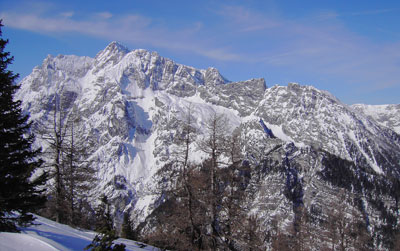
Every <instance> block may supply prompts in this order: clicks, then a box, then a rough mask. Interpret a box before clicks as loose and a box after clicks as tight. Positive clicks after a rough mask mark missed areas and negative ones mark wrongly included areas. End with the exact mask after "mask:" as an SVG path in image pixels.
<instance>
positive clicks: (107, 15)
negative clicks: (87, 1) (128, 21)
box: [97, 11, 113, 19]
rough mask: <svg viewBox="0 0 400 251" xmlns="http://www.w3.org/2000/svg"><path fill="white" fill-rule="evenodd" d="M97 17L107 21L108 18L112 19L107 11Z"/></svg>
mask: <svg viewBox="0 0 400 251" xmlns="http://www.w3.org/2000/svg"><path fill="white" fill-rule="evenodd" d="M97 16H98V17H100V18H103V19H109V18H112V16H113V14H111V13H110V12H108V11H105V12H99V13H97Z"/></svg>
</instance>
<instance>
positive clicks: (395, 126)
mask: <svg viewBox="0 0 400 251" xmlns="http://www.w3.org/2000/svg"><path fill="white" fill-rule="evenodd" d="M351 108H353V109H354V110H355V111H357V112H359V113H361V114H363V115H365V116H367V117H371V118H373V119H374V120H375V121H376V122H378V123H379V124H381V125H383V126H386V127H388V128H390V129H392V130H393V131H395V132H397V134H400V104H399V105H364V104H355V105H351Z"/></svg>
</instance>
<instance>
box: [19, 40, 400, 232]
mask: <svg viewBox="0 0 400 251" xmlns="http://www.w3.org/2000/svg"><path fill="white" fill-rule="evenodd" d="M20 84H21V89H20V91H19V92H18V94H17V98H18V99H20V100H22V101H23V108H24V109H25V110H26V111H27V112H29V113H30V115H31V119H32V121H33V122H34V125H36V127H40V125H42V124H44V123H46V121H51V119H52V118H51V117H49V112H50V110H51V104H52V102H54V101H55V100H56V99H57V100H59V101H58V102H60V103H61V107H62V111H63V112H64V113H63V114H64V117H63V119H64V120H65V121H66V120H68V118H69V117H71V116H77V115H78V116H79V122H77V124H76V125H75V126H76V128H77V129H76V131H77V132H78V137H79V138H80V139H81V140H82V141H83V142H87V146H86V148H87V150H88V152H89V156H88V157H87V161H89V162H90V164H91V165H92V166H93V167H94V168H96V170H97V176H98V178H99V183H98V184H97V185H96V189H95V190H96V191H97V192H95V193H97V194H102V193H106V194H107V195H108V196H109V197H110V198H111V200H112V201H114V202H115V204H116V205H117V206H116V210H117V211H123V210H125V209H132V212H133V213H134V214H135V215H136V216H138V219H139V220H142V221H143V220H145V218H146V216H148V215H149V214H150V213H151V212H152V211H153V210H154V205H153V204H154V202H155V201H156V200H157V198H158V195H157V193H154V189H155V186H154V177H155V174H156V172H157V171H158V170H159V169H160V167H162V166H164V165H165V164H166V163H168V162H170V161H171V160H172V158H173V157H172V154H173V152H174V149H176V147H177V145H176V144H177V143H176V140H174V139H175V138H176V137H177V136H178V135H179V134H180V133H181V129H180V123H181V120H182V119H183V116H184V113H185V111H186V110H187V109H188V107H189V106H191V108H192V111H193V116H194V118H195V121H194V126H195V127H196V129H197V132H198V135H197V139H201V138H202V136H203V133H204V132H205V129H204V127H205V123H206V121H207V120H208V119H209V116H210V114H212V113H214V112H217V113H223V114H224V115H225V116H226V117H227V121H228V127H227V128H228V129H227V130H228V131H229V133H230V132H231V131H233V129H234V128H237V127H239V128H241V137H242V140H243V142H244V145H243V147H242V152H243V156H245V161H248V162H249V163H250V164H251V166H252V171H251V172H252V179H251V181H250V182H249V184H250V183H251V184H252V185H249V189H252V191H254V192H253V195H254V196H255V197H254V200H253V201H252V202H249V203H251V205H252V208H253V211H254V212H256V213H257V214H259V215H265V216H268V217H265V224H267V222H268V221H271V220H272V218H271V217H272V215H282V216H281V217H282V218H283V219H284V221H282V222H283V223H282V224H284V225H285V224H286V225H287V224H289V222H290V221H291V220H292V219H293V218H294V212H295V210H294V208H295V207H297V206H298V205H300V204H301V205H305V206H306V208H308V209H309V210H314V211H313V212H318V214H319V216H318V217H322V218H323V215H324V214H325V213H326V210H327V208H329V205H330V203H332V202H333V201H335V200H337V197H335V196H336V194H337V191H338V189H339V188H344V189H347V191H352V192H353V193H354V194H353V195H352V196H355V197H356V198H357V201H358V202H357V203H358V210H361V209H360V208H363V209H362V211H363V213H364V214H365V217H366V218H368V219H369V223H370V224H371V226H372V227H373V228H374V229H379V228H380V227H381V225H382V224H384V223H383V220H384V219H382V215H383V214H384V213H382V212H383V211H385V213H388V214H391V215H395V214H396V212H397V211H396V210H398V209H397V202H396V198H395V197H393V196H394V195H393V194H392V193H391V189H392V188H391V187H392V186H393V184H394V181H393V180H397V181H398V180H399V177H400V136H399V134H398V130H397V129H398V128H397V127H398V126H397V125H398V124H399V119H398V118H399V117H398V116H397V117H395V116H392V113H393V112H394V111H396V112H397V111H398V109H397V108H398V107H397V108H396V106H394V108H393V109H392V108H390V109H389V108H387V109H386V108H385V109H379V113H372V112H369V111H370V110H371V109H370V110H368V109H367V108H365V107H368V106H352V107H350V106H347V105H345V104H343V103H341V102H340V101H339V100H338V99H336V98H335V97H333V96H332V95H331V94H329V93H327V92H325V91H321V90H318V89H316V88H314V87H311V86H300V85H298V84H289V85H288V86H273V87H270V88H267V87H266V84H265V81H264V80H263V79H252V80H248V81H243V82H229V81H228V80H226V79H225V78H224V77H223V76H222V75H221V74H220V73H219V72H218V70H216V69H215V68H209V69H206V70H199V69H195V68H193V67H188V66H184V65H180V64H177V63H175V62H173V61H172V60H170V59H166V58H163V57H161V56H159V55H158V54H157V53H155V52H148V51H145V50H133V51H129V50H128V49H126V48H125V47H123V46H121V45H119V44H118V43H115V42H114V43H111V44H110V45H109V46H108V47H107V48H105V49H104V50H103V51H101V52H99V53H98V55H97V56H96V57H95V58H88V57H77V56H61V55H60V56H57V57H53V56H48V57H47V58H46V59H45V60H44V62H43V64H42V65H41V66H39V67H36V68H35V69H34V70H33V72H32V73H31V74H30V75H29V76H28V77H26V78H25V79H23V80H22V82H21V83H20ZM396 109H397V110H396ZM385 111H387V113H385ZM396 114H397V113H396ZM396 131H397V133H396ZM36 144H37V145H40V146H42V147H43V148H44V149H46V148H47V147H49V146H48V145H47V143H46V141H45V140H43V139H41V138H40V137H38V138H37V142H36ZM191 149H192V151H193V153H194V154H192V156H195V157H193V161H194V162H196V161H197V162H200V161H202V160H204V158H205V155H204V154H202V153H201V151H200V150H199V149H198V148H197V147H196V145H195V143H194V144H193V145H192V147H191ZM256 177H257V179H256ZM377 198H379V199H377ZM383 201H384V203H385V205H384V206H383V207H382V205H381V202H383ZM272 202H273V203H272ZM351 206H352V207H356V204H354V203H353V205H351ZM324 212H325V213H324ZM270 216H271V217H270ZM316 217H317V216H316ZM282 227H283V226H282Z"/></svg>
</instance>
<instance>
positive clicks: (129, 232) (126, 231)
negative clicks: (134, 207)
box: [121, 212, 134, 240]
mask: <svg viewBox="0 0 400 251" xmlns="http://www.w3.org/2000/svg"><path fill="white" fill-rule="evenodd" d="M121 237H122V238H125V239H130V240H133V238H134V232H133V225H132V221H131V219H130V215H129V213H127V212H125V213H124V220H123V222H122V228H121Z"/></svg>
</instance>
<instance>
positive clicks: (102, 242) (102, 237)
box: [84, 230, 126, 251]
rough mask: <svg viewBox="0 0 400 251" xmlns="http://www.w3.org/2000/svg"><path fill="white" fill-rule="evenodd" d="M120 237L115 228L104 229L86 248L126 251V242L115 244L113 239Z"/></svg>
mask: <svg viewBox="0 0 400 251" xmlns="http://www.w3.org/2000/svg"><path fill="white" fill-rule="evenodd" d="M116 239H118V237H117V236H116V234H115V231H114V230H103V231H102V233H101V234H98V235H96V236H95V237H94V239H93V241H92V243H90V244H89V245H88V246H87V247H85V249H84V250H92V251H124V250H125V247H126V246H125V245H124V244H122V243H121V244H114V243H113V241H114V240H116Z"/></svg>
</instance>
